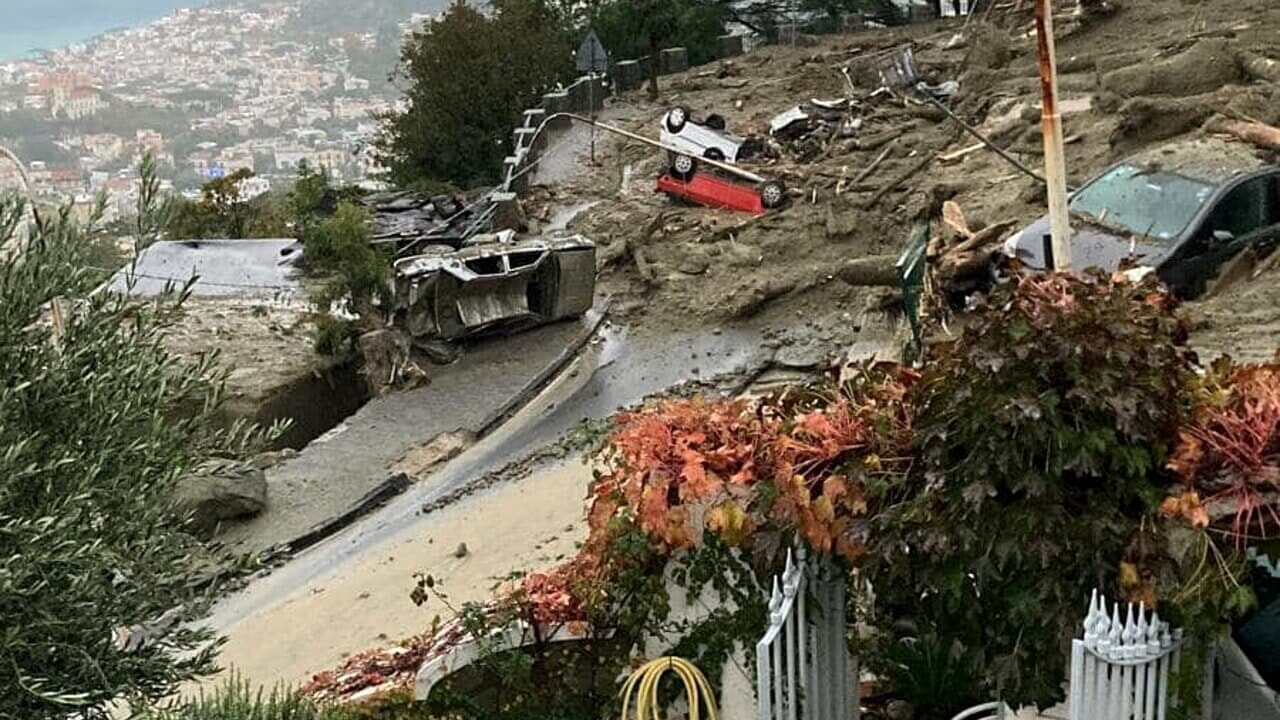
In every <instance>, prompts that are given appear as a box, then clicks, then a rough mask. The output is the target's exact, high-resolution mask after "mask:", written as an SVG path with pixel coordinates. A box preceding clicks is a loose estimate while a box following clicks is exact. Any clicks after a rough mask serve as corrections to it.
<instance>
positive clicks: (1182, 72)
mask: <svg viewBox="0 0 1280 720" xmlns="http://www.w3.org/2000/svg"><path fill="white" fill-rule="evenodd" d="M1242 73H1243V71H1242V70H1241V67H1240V57H1239V55H1238V54H1237V53H1236V51H1235V50H1234V49H1233V48H1232V47H1231V45H1230V44H1228V43H1227V42H1226V41H1225V40H1201V41H1200V42H1198V43H1196V44H1195V45H1193V46H1192V47H1191V49H1190V50H1188V51H1186V52H1184V53H1182V54H1181V55H1177V56H1175V57H1172V58H1169V59H1168V60H1160V61H1157V62H1147V63H1142V64H1139V65H1133V66H1131V67H1125V68H1120V69H1119V70H1113V71H1112V72H1109V73H1107V74H1106V75H1104V76H1103V77H1102V88H1103V89H1104V90H1106V91H1108V92H1113V93H1116V94H1117V95H1121V96H1123V97H1137V96H1140V95H1173V96H1178V97H1185V96H1187V95H1199V94H1201V93H1207V92H1212V91H1214V90H1217V89H1218V88H1220V87H1222V86H1224V85H1227V84H1229V83H1232V82H1235V81H1237V80H1239V79H1240V78H1241V76H1242Z"/></svg>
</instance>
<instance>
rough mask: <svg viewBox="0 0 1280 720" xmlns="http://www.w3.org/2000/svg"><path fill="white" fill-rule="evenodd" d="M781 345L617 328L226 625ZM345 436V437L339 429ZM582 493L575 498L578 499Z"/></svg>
mask: <svg viewBox="0 0 1280 720" xmlns="http://www.w3.org/2000/svg"><path fill="white" fill-rule="evenodd" d="M771 358H772V351H771V350H769V349H767V348H765V347H763V345H762V343H761V339H760V337H759V336H758V335H757V334H756V333H755V332H754V331H749V330H726V331H724V332H723V333H722V334H719V335H702V336H693V335H688V336H669V337H665V338H662V339H659V340H642V339H633V338H629V337H628V336H627V334H626V332H625V331H624V330H608V331H606V332H604V333H603V334H602V335H601V336H599V340H598V341H596V342H593V344H592V345H591V346H590V347H589V349H588V351H587V352H586V353H584V355H583V356H582V357H581V358H579V359H578V360H577V361H575V362H574V363H573V364H572V365H570V366H569V367H568V368H566V371H565V372H564V373H562V374H561V375H560V376H559V377H558V378H557V379H556V380H555V381H553V382H552V384H551V385H550V386H548V387H547V388H546V389H545V390H544V391H543V392H542V393H540V394H539V395H538V396H537V397H536V398H534V399H533V400H532V401H531V402H530V403H529V404H528V405H527V406H525V407H524V409H522V410H520V411H519V412H517V413H516V414H515V415H514V416H512V418H511V419H510V420H509V421H507V422H505V423H504V424H503V425H502V426H500V427H499V428H498V429H496V430H495V431H494V432H493V433H492V434H491V435H489V436H488V437H486V438H484V439H482V440H481V441H479V442H478V443H476V444H475V445H474V446H472V447H471V448H470V449H468V450H467V451H465V452H464V453H462V454H461V455H459V456H457V457H456V458H454V459H453V460H451V461H450V462H448V463H447V464H446V465H444V466H443V467H442V468H441V469H440V470H438V471H437V472H436V473H434V474H433V475H432V476H431V477H430V479H429V480H428V481H426V482H423V483H419V484H417V485H415V486H413V487H412V488H410V489H409V490H408V491H407V492H405V493H404V494H403V495H401V496H400V497H398V498H396V499H395V500H393V501H391V502H390V503H389V504H388V505H387V506H386V507H384V508H383V509H382V510H380V511H379V512H377V513H375V514H373V515H370V516H369V517H367V518H365V519H364V520H361V521H359V522H357V523H356V524H355V525H353V526H351V527H350V528H347V529H346V530H344V531H343V532H341V533H339V534H337V535H335V536H334V537H332V538H330V539H328V540H326V541H325V542H324V543H321V544H320V545H317V546H316V547H314V548H311V549H310V550H307V551H305V552H303V553H302V554H300V555H299V556H298V557H296V558H294V559H293V560H291V561H290V562H289V563H287V564H286V565H284V566H283V567H281V568H279V569H278V570H276V571H275V572H274V573H273V574H272V575H270V576H268V577H266V578H263V579H261V580H259V581H257V582H255V583H253V584H252V585H250V586H249V587H248V588H247V589H246V590H245V591H243V592H241V593H239V594H237V595H234V596H231V597H229V598H227V599H225V600H224V601H222V602H221V603H220V604H219V606H218V607H217V608H216V609H215V611H214V614H213V616H212V617H211V625H212V626H213V627H214V628H216V629H217V630H218V631H219V632H223V633H229V634H234V631H235V628H236V626H237V625H239V624H240V623H241V622H242V621H243V620H245V619H246V618H248V617H251V616H253V615H256V614H260V613H262V612H265V611H267V610H269V609H271V608H273V607H275V606H277V605H279V604H280V603H283V602H287V601H288V600H289V599H290V598H291V597H294V596H296V595H297V594H298V593H300V592H306V588H308V587H310V586H311V585H313V584H314V583H315V582H316V580H317V578H320V577H322V576H323V575H324V574H325V573H327V572H329V571H331V570H333V569H334V568H336V567H339V566H343V565H346V564H348V563H353V562H357V561H358V560H359V559H360V558H364V557H376V555H377V554H378V553H379V552H383V551H384V546H385V543H387V542H388V541H389V540H390V539H391V538H393V537H395V536H396V535H397V534H399V533H402V532H403V531H404V530H405V529H407V528H410V527H413V526H414V525H419V524H423V525H424V526H425V524H426V523H429V522H430V521H431V517H432V516H431V515H430V514H427V515H423V514H422V512H421V511H422V508H423V506H424V505H428V504H430V503H433V502H435V501H437V500H439V499H441V498H445V497H447V496H449V495H450V494H452V493H454V492H455V491H457V490H458V489H460V488H463V487H465V486H467V485H468V484H469V483H471V482H473V481H474V480H476V479H478V478H481V477H484V476H485V475H487V474H489V473H492V472H494V471H497V470H500V469H502V468H504V467H507V466H508V465H509V464H510V463H513V462H515V461H518V460H521V459H523V458H526V457H528V456H529V455H530V454H532V453H533V452H534V451H535V450H537V449H539V448H542V447H545V446H547V445H549V444H551V443H553V442H555V441H556V440H558V439H560V438H561V437H562V436H563V435H564V434H565V433H566V432H568V431H570V430H572V429H573V428H574V427H575V426H576V425H578V424H579V423H580V422H581V421H582V420H584V419H601V418H607V417H609V416H611V415H612V414H613V413H614V412H616V411H617V410H618V409H619V408H622V407H626V406H628V405H632V404H634V403H637V402H639V401H641V400H643V399H644V398H645V397H647V396H650V395H652V394H654V393H657V392H660V391H662V390H665V389H667V388H670V387H672V386H674V385H677V384H679V383H681V382H684V381H687V380H694V379H699V378H709V377H714V376H716V375H722V374H727V373H733V372H735V371H738V372H741V373H743V374H748V375H749V374H751V373H753V372H755V371H757V370H759V369H761V368H763V367H764V366H766V365H767V364H768V363H769V362H770V360H771ZM339 437H340V436H339ZM576 500H577V499H566V501H569V502H576Z"/></svg>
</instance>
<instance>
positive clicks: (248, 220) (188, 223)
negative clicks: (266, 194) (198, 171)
mask: <svg viewBox="0 0 1280 720" xmlns="http://www.w3.org/2000/svg"><path fill="white" fill-rule="evenodd" d="M251 177H253V171H252V170H249V169H247V168H242V169H240V170H237V171H235V172H234V173H232V174H230V175H227V176H226V177H220V178H217V179H214V180H210V181H209V182H207V183H205V184H204V186H203V187H202V188H201V189H200V199H199V200H196V201H191V200H186V199H179V200H177V201H176V205H175V208H174V214H173V219H172V220H171V221H170V223H169V228H168V229H169V235H170V236H171V237H173V238H174V239H176V240H189V239H201V238H204V239H208V238H248V237H280V236H281V234H282V231H283V227H281V228H279V229H277V228H276V227H273V226H272V225H273V223H266V224H265V225H266V227H264V223H262V222H260V216H261V215H262V214H263V211H264V210H266V209H267V206H268V203H267V202H265V201H261V202H257V203H255V202H253V201H250V200H246V199H244V197H243V196H242V195H241V186H242V185H243V184H244V181H245V180H248V179H249V178H251ZM255 199H256V198H255ZM263 231H265V232H266V233H267V234H265V235H263V234H259V233H261V232H263Z"/></svg>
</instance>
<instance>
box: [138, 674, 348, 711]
mask: <svg viewBox="0 0 1280 720" xmlns="http://www.w3.org/2000/svg"><path fill="white" fill-rule="evenodd" d="M135 717H136V720H321V718H326V720H328V718H330V717H331V716H325V715H323V714H322V713H320V712H319V711H318V710H317V709H316V706H315V705H314V704H313V703H312V702H311V701H310V700H308V699H306V698H304V697H302V696H301V695H298V694H297V693H295V692H292V691H289V690H287V689H284V688H280V687H276V688H273V689H272V690H271V691H270V692H266V691H265V690H263V689H262V688H257V689H256V690H255V689H254V687H253V686H252V685H250V684H249V682H248V681H246V680H244V679H243V678H241V677H240V676H239V675H235V674H232V675H231V677H229V678H227V680H225V681H224V682H223V683H222V684H221V685H219V686H218V687H217V688H215V689H214V690H213V692H211V693H208V694H206V693H205V692H204V691H201V692H200V694H199V695H198V696H197V697H196V698H194V699H191V700H186V701H180V702H176V703H171V704H169V705H167V706H164V707H158V708H154V709H150V710H144V711H143V712H141V713H138V714H137V715H136V716H135ZM333 720H338V719H337V718H333Z"/></svg>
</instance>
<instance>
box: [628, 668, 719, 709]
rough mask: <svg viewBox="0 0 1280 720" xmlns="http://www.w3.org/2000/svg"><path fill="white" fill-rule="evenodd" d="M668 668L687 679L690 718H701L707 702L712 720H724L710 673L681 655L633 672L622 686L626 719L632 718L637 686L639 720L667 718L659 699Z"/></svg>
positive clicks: (684, 680) (681, 678) (685, 681)
mask: <svg viewBox="0 0 1280 720" xmlns="http://www.w3.org/2000/svg"><path fill="white" fill-rule="evenodd" d="M668 670H672V671H674V672H675V673H676V675H678V676H679V677H680V680H681V681H683V682H684V697H685V700H686V701H687V702H688V703H689V720H699V717H700V715H699V711H700V708H701V706H702V704H703V703H705V704H706V706H707V718H708V720H720V714H719V713H718V712H717V711H716V697H715V694H714V693H713V692H712V691H711V683H709V682H707V676H706V675H703V674H702V671H701V670H699V669H698V668H697V667H695V666H694V665H693V663H691V662H689V661H688V660H684V659H682V658H678V657H662V658H658V659H657V660H650V661H649V662H647V663H645V664H644V665H642V666H640V669H639V670H636V671H635V672H633V673H631V677H629V678H627V682H626V684H625V685H623V686H622V720H628V718H629V715H628V714H627V713H628V711H629V710H630V708H631V694H632V692H633V691H635V690H636V688H637V686H638V687H639V692H637V693H636V720H663V718H662V709H661V707H659V703H658V681H659V680H661V679H662V674H663V673H665V672H667V671H668ZM700 701H701V702H700Z"/></svg>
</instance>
